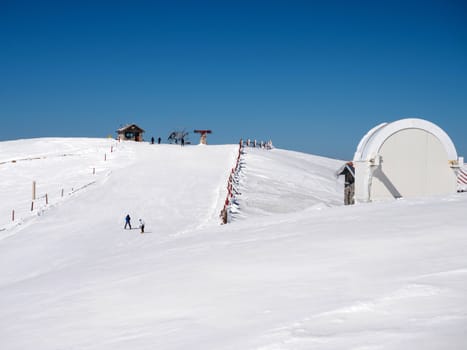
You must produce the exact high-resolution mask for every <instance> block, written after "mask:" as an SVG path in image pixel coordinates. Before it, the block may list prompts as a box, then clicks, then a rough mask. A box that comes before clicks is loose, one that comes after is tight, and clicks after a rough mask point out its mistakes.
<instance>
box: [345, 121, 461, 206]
mask: <svg viewBox="0 0 467 350" xmlns="http://www.w3.org/2000/svg"><path fill="white" fill-rule="evenodd" d="M453 161H454V162H455V161H457V152H456V149H455V147H454V144H453V143H452V141H451V139H450V138H449V136H448V135H447V134H446V133H445V132H444V131H443V130H442V129H441V128H439V127H438V126H437V125H435V124H433V123H431V122H429V121H426V120H423V119H418V118H408V119H401V120H398V121H395V122H392V123H389V124H386V123H383V124H380V125H378V126H376V127H375V128H373V129H371V130H370V131H369V132H368V133H367V134H366V135H365V136H364V137H363V138H362V140H361V141H360V143H359V145H358V147H357V151H356V152H355V155H354V164H355V176H356V178H355V198H356V201H357V202H362V201H369V200H370V201H371V200H383V199H388V198H400V197H406V198H407V197H416V196H424V195H438V194H448V193H455V192H456V173H455V171H454V170H453V168H451V165H452V162H453Z"/></svg>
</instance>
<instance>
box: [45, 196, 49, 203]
mask: <svg viewBox="0 0 467 350" xmlns="http://www.w3.org/2000/svg"><path fill="white" fill-rule="evenodd" d="M45 204H49V196H48V195H47V193H46V194H45Z"/></svg>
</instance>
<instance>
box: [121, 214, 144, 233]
mask: <svg viewBox="0 0 467 350" xmlns="http://www.w3.org/2000/svg"><path fill="white" fill-rule="evenodd" d="M138 221H139V228H140V230H141V233H144V221H143V219H139V220H138ZM127 227H129V228H130V230H131V217H130V214H127V215H126V216H125V226H124V229H126V228H127Z"/></svg>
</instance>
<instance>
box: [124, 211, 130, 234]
mask: <svg viewBox="0 0 467 350" xmlns="http://www.w3.org/2000/svg"><path fill="white" fill-rule="evenodd" d="M130 220H131V218H130V214H127V215H126V216H125V229H126V227H127V226H130V230H131V222H130Z"/></svg>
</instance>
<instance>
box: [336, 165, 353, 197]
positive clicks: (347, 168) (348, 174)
mask: <svg viewBox="0 0 467 350" xmlns="http://www.w3.org/2000/svg"><path fill="white" fill-rule="evenodd" d="M338 175H345V185H344V186H345V187H344V204H345V205H351V204H354V203H355V199H354V195H355V169H354V167H353V163H352V162H347V163H345V165H344V166H343V167H342V168H341V169H339V172H338Z"/></svg>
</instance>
